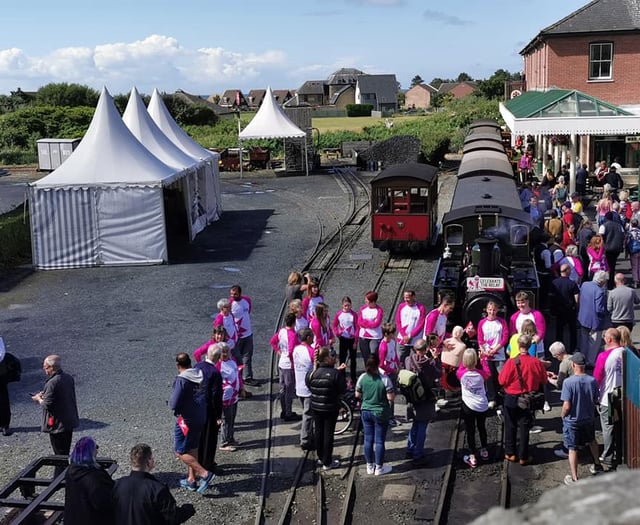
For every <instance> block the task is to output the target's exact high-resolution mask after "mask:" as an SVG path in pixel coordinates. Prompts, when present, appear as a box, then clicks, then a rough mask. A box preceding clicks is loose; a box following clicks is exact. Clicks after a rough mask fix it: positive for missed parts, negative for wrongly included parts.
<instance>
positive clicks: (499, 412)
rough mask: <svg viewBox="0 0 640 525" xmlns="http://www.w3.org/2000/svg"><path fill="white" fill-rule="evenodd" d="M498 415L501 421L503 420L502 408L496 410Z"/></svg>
mask: <svg viewBox="0 0 640 525" xmlns="http://www.w3.org/2000/svg"><path fill="white" fill-rule="evenodd" d="M496 417H497V418H498V420H499V421H502V410H500V409H498V410H496Z"/></svg>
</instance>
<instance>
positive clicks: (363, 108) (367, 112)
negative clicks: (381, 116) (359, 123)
mask: <svg viewBox="0 0 640 525" xmlns="http://www.w3.org/2000/svg"><path fill="white" fill-rule="evenodd" d="M345 109H346V110H347V117H370V116H371V112H372V111H373V106H372V105H371V104H347V106H346V107H345Z"/></svg>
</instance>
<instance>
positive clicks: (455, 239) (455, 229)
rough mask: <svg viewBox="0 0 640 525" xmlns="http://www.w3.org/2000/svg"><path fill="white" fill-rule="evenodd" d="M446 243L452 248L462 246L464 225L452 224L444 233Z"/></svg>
mask: <svg viewBox="0 0 640 525" xmlns="http://www.w3.org/2000/svg"><path fill="white" fill-rule="evenodd" d="M444 241H445V243H446V244H449V245H451V246H453V245H457V246H460V245H461V244H462V225H461V224H451V225H449V226H447V228H446V230H445V232H444Z"/></svg>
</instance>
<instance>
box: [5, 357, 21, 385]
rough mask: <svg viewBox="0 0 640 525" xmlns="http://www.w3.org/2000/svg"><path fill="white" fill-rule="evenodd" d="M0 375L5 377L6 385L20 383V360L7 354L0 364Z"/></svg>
mask: <svg viewBox="0 0 640 525" xmlns="http://www.w3.org/2000/svg"><path fill="white" fill-rule="evenodd" d="M0 374H2V375H4V376H5V379H6V381H7V383H15V382H17V381H20V375H21V374H22V363H20V359H18V358H17V357H16V356H15V355H13V354H10V353H9V352H7V353H6V354H5V356H4V359H3V360H2V362H1V363H0Z"/></svg>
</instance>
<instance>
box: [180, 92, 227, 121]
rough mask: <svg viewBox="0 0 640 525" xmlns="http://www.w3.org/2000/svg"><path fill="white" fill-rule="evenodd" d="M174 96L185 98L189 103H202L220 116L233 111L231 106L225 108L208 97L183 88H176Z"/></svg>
mask: <svg viewBox="0 0 640 525" xmlns="http://www.w3.org/2000/svg"><path fill="white" fill-rule="evenodd" d="M173 96H174V97H177V98H179V99H181V100H184V101H185V102H187V103H188V104H201V105H203V106H206V107H208V108H209V109H211V110H212V111H213V112H214V113H215V114H216V115H218V116H223V115H228V114H230V113H232V112H231V111H230V110H229V108H223V107H222V106H220V105H219V104H216V103H215V102H212V101H210V100H208V99H204V98H202V97H201V96H199V95H192V94H191V93H187V92H186V91H184V90H182V89H178V90H176V91H175V93H173Z"/></svg>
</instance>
